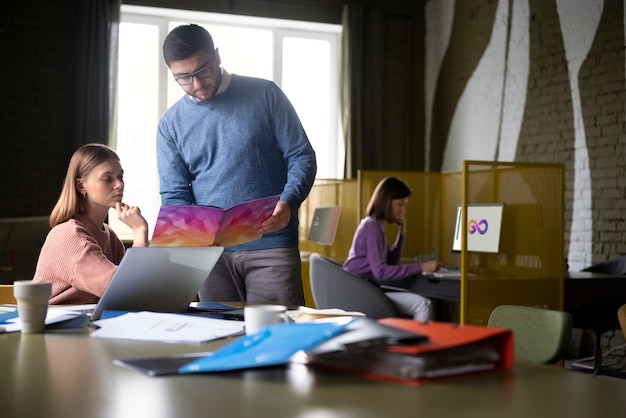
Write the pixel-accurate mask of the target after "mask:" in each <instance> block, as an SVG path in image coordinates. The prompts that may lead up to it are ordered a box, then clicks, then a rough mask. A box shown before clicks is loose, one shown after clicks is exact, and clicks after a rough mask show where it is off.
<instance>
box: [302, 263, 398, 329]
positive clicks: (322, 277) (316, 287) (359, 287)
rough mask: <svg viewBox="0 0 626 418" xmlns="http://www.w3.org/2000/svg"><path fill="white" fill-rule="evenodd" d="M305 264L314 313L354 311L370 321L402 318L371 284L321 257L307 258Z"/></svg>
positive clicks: (386, 298) (379, 289)
mask: <svg viewBox="0 0 626 418" xmlns="http://www.w3.org/2000/svg"><path fill="white" fill-rule="evenodd" d="M309 262H310V267H309V269H310V271H309V273H310V274H309V275H310V280H311V292H312V293H313V301H314V302H315V307H316V308H317V309H331V308H339V309H343V310H345V311H358V312H362V313H364V314H365V315H366V316H368V317H370V318H374V319H380V318H388V317H403V316H405V315H403V314H402V313H400V311H398V309H397V308H396V306H395V305H394V304H393V303H392V302H391V300H390V299H389V298H388V297H387V296H385V292H384V291H383V290H382V289H381V288H380V287H378V286H376V285H375V284H374V283H371V282H368V281H367V280H365V279H363V278H361V277H359V276H356V275H354V274H352V273H350V272H348V271H346V270H344V269H343V267H342V266H341V265H339V264H337V263H335V262H334V261H332V260H331V259H329V258H327V257H324V256H323V255H321V254H317V253H313V254H311V258H310V261H309Z"/></svg>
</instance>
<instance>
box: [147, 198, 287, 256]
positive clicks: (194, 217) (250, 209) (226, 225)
mask: <svg viewBox="0 0 626 418" xmlns="http://www.w3.org/2000/svg"><path fill="white" fill-rule="evenodd" d="M279 198H280V195H275V196H269V197H265V198H262V199H257V200H251V201H248V202H244V203H240V204H239V205H235V206H233V207H231V208H229V209H221V208H216V207H212V206H196V205H182V206H161V209H160V210H159V216H158V217H157V221H156V225H155V227H154V233H153V234H152V240H151V241H150V246H155V247H168V246H172V247H176V246H178V247H203V246H211V245H217V246H221V247H232V246H234V245H239V244H244V243H246V242H250V241H254V240H257V239H259V238H261V234H259V233H258V232H257V231H258V229H259V228H260V226H261V224H262V223H263V222H265V221H266V220H267V219H268V218H269V217H270V216H272V213H273V212H274V208H275V207H276V203H278V200H279Z"/></svg>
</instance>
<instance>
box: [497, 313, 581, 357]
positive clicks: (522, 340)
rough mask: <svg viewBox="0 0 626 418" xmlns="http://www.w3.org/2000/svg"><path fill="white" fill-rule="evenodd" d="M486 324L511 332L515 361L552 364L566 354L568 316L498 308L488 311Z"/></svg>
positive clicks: (570, 322)
mask: <svg viewBox="0 0 626 418" xmlns="http://www.w3.org/2000/svg"><path fill="white" fill-rule="evenodd" d="M487 325H488V326H490V327H498V328H508V329H510V330H512V331H513V344H514V347H515V359H516V361H525V362H532V363H544V364H553V363H556V362H558V361H559V360H562V359H563V357H564V356H565V353H566V352H567V348H568V345H569V339H570V336H571V333H572V316H571V315H570V314H569V313H567V312H561V311H554V310H549V309H541V308H533V307H529V306H516V305H501V306H498V307H496V308H495V309H494V310H493V312H491V315H490V317H489V321H488V322H487Z"/></svg>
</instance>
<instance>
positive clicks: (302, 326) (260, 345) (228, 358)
mask: <svg viewBox="0 0 626 418" xmlns="http://www.w3.org/2000/svg"><path fill="white" fill-rule="evenodd" d="M354 320H355V319H348V320H345V321H341V322H317V323H313V322H310V323H294V322H291V323H286V324H275V325H267V326H265V327H263V328H261V329H260V330H259V331H258V332H256V333H255V334H251V335H246V336H244V337H241V338H239V339H237V340H235V341H233V342H231V343H229V344H227V345H225V346H223V347H221V348H219V349H217V350H215V351H214V352H213V354H212V355H208V356H206V357H202V358H200V359H197V360H195V361H192V362H190V363H187V364H185V365H184V366H182V367H180V368H179V369H178V372H179V373H183V374H184V373H205V372H223V371H230V370H240V369H248V368H255V367H266V366H275V365H279V364H286V363H287V362H289V359H290V358H291V357H292V356H293V355H294V354H295V353H297V352H298V351H300V350H308V349H310V348H311V347H314V346H315V345H317V344H320V343H322V342H324V341H326V340H328V339H329V338H332V337H333V336H335V335H337V334H339V333H340V332H342V331H343V330H344V329H345V328H346V326H347V325H348V324H349V323H350V322H352V321H354ZM356 320H357V321H358V319H356Z"/></svg>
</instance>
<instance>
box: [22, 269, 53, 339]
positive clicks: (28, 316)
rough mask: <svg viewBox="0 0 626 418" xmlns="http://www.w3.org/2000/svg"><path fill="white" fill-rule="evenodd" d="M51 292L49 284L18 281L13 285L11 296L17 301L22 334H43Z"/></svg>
mask: <svg viewBox="0 0 626 418" xmlns="http://www.w3.org/2000/svg"><path fill="white" fill-rule="evenodd" d="M51 291H52V284H51V283H49V282H34V281H32V280H18V281H16V282H14V283H13V296H14V297H15V299H16V300H17V312H18V314H19V317H20V322H21V323H22V334H36V333H41V332H44V330H45V328H46V325H45V321H46V315H47V314H48V299H50V294H51Z"/></svg>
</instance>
